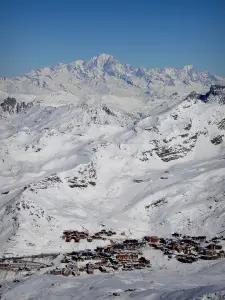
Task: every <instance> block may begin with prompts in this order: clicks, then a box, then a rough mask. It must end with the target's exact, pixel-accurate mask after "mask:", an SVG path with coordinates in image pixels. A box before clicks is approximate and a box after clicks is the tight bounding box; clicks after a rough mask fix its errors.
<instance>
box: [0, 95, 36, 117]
mask: <svg viewBox="0 0 225 300" xmlns="http://www.w3.org/2000/svg"><path fill="white" fill-rule="evenodd" d="M32 106H33V103H32V102H29V103H25V102H17V101H16V99H15V98H10V97H8V98H6V99H5V100H4V101H3V103H1V108H2V110H3V112H8V113H9V114H14V113H17V114H18V113H20V112H21V111H23V110H26V109H29V108H30V107H32Z"/></svg>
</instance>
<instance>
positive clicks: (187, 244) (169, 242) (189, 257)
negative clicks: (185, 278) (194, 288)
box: [144, 233, 225, 263]
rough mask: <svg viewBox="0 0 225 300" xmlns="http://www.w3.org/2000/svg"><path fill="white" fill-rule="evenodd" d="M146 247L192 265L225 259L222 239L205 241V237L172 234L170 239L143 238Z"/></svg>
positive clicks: (216, 238) (215, 238)
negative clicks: (202, 261)
mask: <svg viewBox="0 0 225 300" xmlns="http://www.w3.org/2000/svg"><path fill="white" fill-rule="evenodd" d="M144 239H145V240H146V241H147V242H148V245H149V246H150V247H151V248H153V249H158V250H161V251H162V252H163V254H164V255H168V258H173V257H175V258H176V259H177V260H178V261H180V262H183V263H192V262H195V261H198V260H199V259H204V260H214V259H219V258H224V257H225V251H224V250H223V245H222V241H223V240H225V238H223V237H214V238H212V239H208V240H207V239H206V236H185V235H184V236H182V235H180V234H178V233H174V234H172V237H171V238H167V239H164V238H157V237H144Z"/></svg>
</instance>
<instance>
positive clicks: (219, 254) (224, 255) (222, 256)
mask: <svg viewBox="0 0 225 300" xmlns="http://www.w3.org/2000/svg"><path fill="white" fill-rule="evenodd" d="M218 257H220V258H224V257H225V252H224V251H223V250H221V251H219V252H218Z"/></svg>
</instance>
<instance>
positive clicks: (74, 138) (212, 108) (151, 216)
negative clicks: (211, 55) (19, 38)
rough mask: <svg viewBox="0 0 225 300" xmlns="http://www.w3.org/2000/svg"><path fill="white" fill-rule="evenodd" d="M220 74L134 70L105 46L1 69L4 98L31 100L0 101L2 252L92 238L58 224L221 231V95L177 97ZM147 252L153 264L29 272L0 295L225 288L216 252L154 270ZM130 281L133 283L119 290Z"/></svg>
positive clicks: (145, 294)
mask: <svg viewBox="0 0 225 300" xmlns="http://www.w3.org/2000/svg"><path fill="white" fill-rule="evenodd" d="M212 78H213V80H212ZM149 80H150V81H151V83H150V85H148V82H149ZM223 80H224V79H222V78H219V77H217V76H214V75H210V74H208V73H199V72H197V71H196V70H195V69H194V68H193V67H192V66H186V67H184V69H180V70H177V69H172V68H166V69H164V70H159V69H155V70H148V69H144V68H139V69H136V70H134V69H132V68H131V67H129V66H127V65H122V64H120V63H119V62H118V61H117V60H115V59H114V58H113V57H112V56H110V55H101V56H99V57H95V58H93V59H91V60H90V61H88V62H85V61H77V62H74V63H71V64H68V65H64V64H58V65H57V66H55V67H53V68H42V69H40V70H37V71H32V72H31V73H29V74H27V75H26V76H25V75H22V76H19V77H17V78H15V79H5V80H3V79H1V80H0V90H1V92H0V101H1V103H2V102H3V101H4V99H6V97H7V96H8V95H9V96H10V97H15V98H16V100H17V101H18V102H22V101H24V102H25V103H29V102H32V103H33V106H32V107H30V108H29V109H24V110H21V111H20V112H19V113H18V114H17V113H14V114H9V113H7V112H4V111H3V110H1V108H0V110H1V111H0V183H1V185H0V243H1V248H0V254H1V255H9V256H10V255H21V254H34V253H35V254H38V253H52V252H57V253H58V252H65V251H68V250H69V251H70V250H73V249H82V248H87V247H88V248H90V247H92V248H94V247H95V246H96V244H95V243H92V244H91V243H86V242H82V243H81V244H79V245H77V244H74V243H72V242H71V243H65V241H64V240H62V238H61V235H62V231H63V230H64V229H69V228H71V229H77V230H79V229H82V228H85V229H87V230H89V231H90V232H95V231H96V230H99V229H100V228H101V226H102V224H104V225H105V226H106V228H112V229H114V230H117V231H118V232H122V231H125V232H126V235H127V236H133V237H141V236H143V235H145V234H154V235H160V236H166V235H168V234H171V233H172V232H174V231H176V232H180V233H184V234H190V233H191V234H193V235H195V234H204V235H207V236H210V237H212V236H214V235H217V234H219V235H223V234H224V232H225V228H224V222H225V214H224V208H225V206H224V195H225V185H224V182H225V137H224V136H225V132H224V130H225V126H222V125H221V124H223V122H224V121H223V120H224V118H225V105H220V104H219V101H218V97H217V96H212V97H211V98H212V99H211V98H210V102H209V103H203V102H201V101H200V100H197V99H196V98H193V99H192V98H188V99H186V98H185V95H186V94H188V93H189V92H191V91H193V90H196V91H199V92H200V91H201V92H202V91H204V92H206V91H208V90H209V86H210V85H211V84H212V83H214V81H215V82H219V81H223ZM171 81H173V82H175V84H174V85H170V84H171ZM184 81H186V82H189V83H188V84H187V83H186V84H184ZM131 82H133V84H131ZM147 92H149V93H147ZM173 92H178V94H172V93H173ZM211 100H213V101H211ZM219 124H220V125H219ZM220 136H221V140H220V142H218V143H217V144H215V143H212V141H213V139H215V138H217V137H220ZM82 184H83V185H85V186H84V187H82V186H81V187H79V185H82ZM104 243H107V241H105V242H103V244H104ZM152 260H153V262H154V261H155V262H156V263H157V264H159V265H158V266H155V267H154V271H153V273H152V271H150V273H148V272H147V273H146V272H141V273H138V274H137V273H129V274H115V275H114V276H111V275H108V276H106V277H104V278H103V277H102V276H94V277H88V278H82V279H81V278H80V279H75V280H74V279H73V280H72V279H65V278H59V277H54V276H50V275H41V274H39V275H38V274H36V275H34V276H32V277H31V278H27V279H26V280H25V281H21V283H19V284H15V285H14V284H10V285H9V287H8V288H9V290H7V289H8V288H7V287H5V292H4V294H3V298H2V299H5V300H6V299H13V297H14V298H15V295H19V296H18V297H19V298H18V299H38V300H39V299H107V297H110V293H111V292H112V291H114V290H120V291H121V293H122V294H121V297H120V299H130V298H134V299H162V297H164V298H165V299H194V298H193V297H198V296H201V295H202V294H204V293H205V294H210V293H214V291H215V290H218V291H219V290H223V282H222V277H223V275H222V269H221V268H224V262H218V263H213V264H212V266H211V263H209V262H206V263H203V264H201V265H198V264H194V265H193V266H192V267H191V269H190V270H189V269H188V268H187V267H186V266H185V268H182V267H180V263H179V264H178V265H175V266H173V265H172V264H171V263H168V262H166V268H167V269H165V265H164V263H163V269H162V270H161V269H160V268H161V266H160V261H161V260H162V258H157V257H156V258H153V259H152ZM210 266H211V267H210ZM213 274H214V275H213ZM210 280H212V282H211V283H210V286H208V285H209V282H210ZM133 282H135V288H136V289H137V291H135V292H133V294H132V295H131V294H127V293H126V292H124V289H126V288H131V287H132V286H133V285H134V284H133ZM153 282H154V283H153ZM52 284H54V285H52ZM207 286H208V287H207ZM35 290H36V292H35ZM4 297H5V298H4ZM60 297H61V298H60ZM63 297H64V298H63ZM160 297H161V298H160ZM185 297H186V298H185ZM191 297H192V298H191ZM210 297H211V296H210ZM213 297H214V299H220V298H218V297H219V296H218V297H217V296H215V295H214V296H213ZM216 297H217V298H216ZM196 299H205V298H196ZM210 299H211V298H210ZM212 299H213V298H212ZM221 299H222V298H221Z"/></svg>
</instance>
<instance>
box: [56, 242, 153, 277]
mask: <svg viewBox="0 0 225 300" xmlns="http://www.w3.org/2000/svg"><path fill="white" fill-rule="evenodd" d="M146 244H147V243H146V241H144V240H143V239H142V240H137V239H126V240H124V241H122V242H117V243H116V242H115V243H112V244H110V245H108V246H105V247H97V248H95V249H94V250H91V249H86V250H82V251H73V252H71V253H69V254H67V255H66V256H65V257H64V258H63V259H62V261H61V263H62V264H63V267H62V268H57V269H55V270H51V271H50V273H51V274H55V275H64V276H70V275H73V276H77V275H80V273H81V272H86V273H87V274H94V273H96V272H102V273H110V272H112V271H116V270H121V271H131V270H134V269H145V268H149V267H150V261H149V260H148V259H146V258H145V257H144V256H143V253H142V251H141V249H142V248H143V247H144V246H146ZM71 266H73V268H72V267H71Z"/></svg>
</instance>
